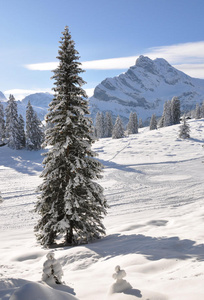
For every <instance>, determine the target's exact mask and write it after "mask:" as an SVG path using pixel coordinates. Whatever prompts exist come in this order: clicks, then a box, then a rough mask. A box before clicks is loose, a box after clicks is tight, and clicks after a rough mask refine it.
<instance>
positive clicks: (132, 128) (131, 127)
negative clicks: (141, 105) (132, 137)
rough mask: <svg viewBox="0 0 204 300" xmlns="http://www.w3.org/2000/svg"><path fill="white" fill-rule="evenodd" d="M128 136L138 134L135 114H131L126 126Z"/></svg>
mask: <svg viewBox="0 0 204 300" xmlns="http://www.w3.org/2000/svg"><path fill="white" fill-rule="evenodd" d="M127 131H128V134H135V133H138V120H137V114H136V112H134V113H133V112H131V113H130V116H129V122H128V124H127Z"/></svg>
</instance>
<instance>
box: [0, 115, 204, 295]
mask: <svg viewBox="0 0 204 300" xmlns="http://www.w3.org/2000/svg"><path fill="white" fill-rule="evenodd" d="M189 124H190V129H191V132H190V135H191V138H190V139H186V140H182V139H179V138H178V131H179V125H174V126H171V127H166V128H162V129H158V130H152V131H149V128H144V129H139V134H136V135H130V136H129V137H126V138H123V139H118V140H115V139H111V138H107V139H100V140H99V141H97V142H96V143H95V145H94V149H95V151H96V152H98V154H99V157H98V158H99V159H100V160H101V161H102V162H103V164H104V172H103V175H104V177H103V178H102V179H101V180H100V181H99V182H100V184H101V185H102V186H103V187H104V192H105V196H106V197H107V200H108V203H109V205H110V208H109V209H108V214H107V216H106V217H105V219H104V224H105V226H106V229H107V235H106V237H105V238H103V239H101V240H98V241H96V242H93V243H90V244H88V245H82V246H77V247H65V248H56V249H52V250H53V251H54V253H55V258H56V259H58V260H59V262H60V264H61V266H62V269H63V273H64V276H63V280H64V283H63V285H57V284H56V285H55V286H53V287H49V286H47V285H46V284H43V283H42V281H41V277H42V270H43V263H44V262H45V261H46V254H47V253H48V252H49V251H50V250H49V249H44V248H42V247H41V246H40V245H39V244H38V243H37V242H36V238H35V234H34V232H33V227H34V225H35V224H36V221H37V218H38V216H37V215H36V214H35V213H34V212H33V208H34V204H35V202H36V199H37V193H36V188H37V186H38V185H39V184H40V183H41V181H42V179H41V178H40V177H39V175H40V173H41V171H42V164H41V163H42V159H43V158H42V157H41V153H42V152H43V151H44V150H42V151H36V152H35V151H31V152H29V151H25V150H11V149H9V148H7V147H6V146H4V147H0V191H1V195H2V198H3V202H2V203H0V228H1V230H0V241H1V247H0V257H1V262H0V266H1V268H0V299H1V300H9V299H10V300H28V299H29V300H36V299H41V300H47V299H51V300H52V299H57V300H65V299H66V300H70V299H76V298H77V299H80V300H102V299H103V300H104V299H109V300H129V299H135V300H136V299H141V300H147V299H149V300H194V299H195V300H203V299H204V284H203V282H204V242H203V241H204V230H203V228H204V163H202V161H204V148H203V147H202V146H203V145H204V119H201V120H191V121H189ZM117 265H119V266H120V267H121V269H122V270H124V271H125V273H126V277H125V280H127V282H128V283H129V284H130V286H131V287H132V288H130V289H126V290H125V291H124V292H120V293H115V292H113V291H114V289H113V285H114V283H115V280H114V279H113V278H112V274H113V273H114V272H115V271H114V270H115V267H116V266H117Z"/></svg>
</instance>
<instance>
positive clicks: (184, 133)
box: [179, 115, 190, 139]
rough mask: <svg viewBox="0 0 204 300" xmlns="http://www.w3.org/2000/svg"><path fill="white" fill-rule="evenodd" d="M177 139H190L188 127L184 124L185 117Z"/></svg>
mask: <svg viewBox="0 0 204 300" xmlns="http://www.w3.org/2000/svg"><path fill="white" fill-rule="evenodd" d="M179 137H180V138H182V139H188V138H190V126H189V124H187V122H186V116H185V115H184V116H183V124H182V125H181V126H180V127H179Z"/></svg>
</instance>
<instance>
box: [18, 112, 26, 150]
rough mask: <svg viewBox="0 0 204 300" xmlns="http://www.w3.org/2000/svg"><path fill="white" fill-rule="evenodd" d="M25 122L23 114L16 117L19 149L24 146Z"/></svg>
mask: <svg viewBox="0 0 204 300" xmlns="http://www.w3.org/2000/svg"><path fill="white" fill-rule="evenodd" d="M24 127H25V122H24V119H23V116H22V115H21V114H20V115H19V118H18V132H19V149H23V148H25V145H26V137H25V130H24Z"/></svg>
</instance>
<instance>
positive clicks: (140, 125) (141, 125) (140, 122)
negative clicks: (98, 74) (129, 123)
mask: <svg viewBox="0 0 204 300" xmlns="http://www.w3.org/2000/svg"><path fill="white" fill-rule="evenodd" d="M138 126H139V128H142V127H143V122H142V119H141V118H140V119H139V123H138Z"/></svg>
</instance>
